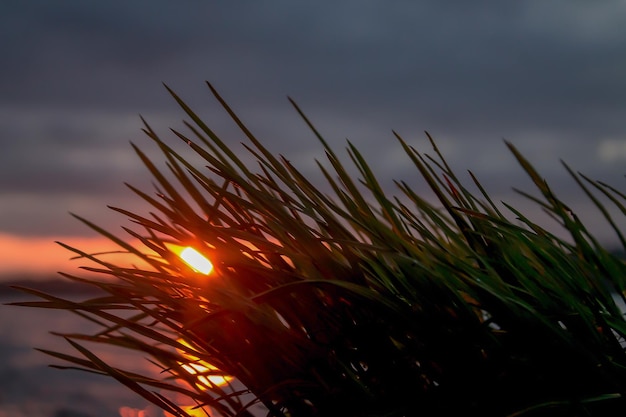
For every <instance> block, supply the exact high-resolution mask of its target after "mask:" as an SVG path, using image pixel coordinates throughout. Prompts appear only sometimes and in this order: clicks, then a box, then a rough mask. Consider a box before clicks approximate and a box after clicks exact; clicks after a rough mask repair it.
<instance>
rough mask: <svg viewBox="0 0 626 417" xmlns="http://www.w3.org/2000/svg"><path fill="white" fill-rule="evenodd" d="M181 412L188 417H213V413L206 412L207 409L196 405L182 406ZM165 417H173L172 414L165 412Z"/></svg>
mask: <svg viewBox="0 0 626 417" xmlns="http://www.w3.org/2000/svg"><path fill="white" fill-rule="evenodd" d="M180 408H182V410H183V411H184V412H185V413H187V414H188V415H189V417H207V416H213V413H211V412H210V411H208V410H207V408H208V407H198V406H196V405H183V406H182V407H180ZM165 416H166V417H175V416H174V415H173V414H171V413H168V412H167V411H166V412H165Z"/></svg>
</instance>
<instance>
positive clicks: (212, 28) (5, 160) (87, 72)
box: [0, 0, 626, 274]
mask: <svg viewBox="0 0 626 417" xmlns="http://www.w3.org/2000/svg"><path fill="white" fill-rule="evenodd" d="M0 36H1V37H2V39H3V41H2V42H0V57H1V58H0V59H1V61H0V143H1V145H2V149H1V151H0V245H2V248H1V250H0V274H1V273H2V272H4V273H5V274H6V273H7V271H10V272H11V273H14V272H15V271H19V270H24V271H27V272H28V271H30V272H33V271H34V270H35V269H37V270H38V271H39V270H43V271H47V270H48V269H49V268H52V267H55V268H56V266H57V265H58V264H60V262H61V259H62V260H65V258H67V257H68V256H67V255H66V253H65V252H62V251H60V252H57V251H56V250H55V249H53V248H54V245H52V244H51V243H50V242H52V241H53V240H58V239H61V240H64V241H68V240H70V241H71V240H78V239H81V240H80V242H82V244H83V245H87V246H88V245H90V244H94V245H95V244H98V240H97V238H96V237H95V235H94V234H93V233H92V232H90V231H89V229H87V228H86V227H84V226H83V225H81V224H80V223H79V222H77V221H76V220H74V219H73V218H72V217H71V216H70V215H69V214H68V212H74V213H78V214H80V215H83V216H85V217H87V218H89V219H91V220H94V221H95V222H97V223H99V224H101V225H103V226H106V227H109V228H113V229H115V228H116V227H117V225H121V224H125V219H123V218H121V217H119V216H118V215H114V214H113V213H110V211H109V210H108V209H106V207H105V206H106V205H107V204H113V205H118V206H122V207H125V208H130V209H132V208H133V207H136V204H137V198H135V197H134V196H133V195H132V193H130V192H129V191H128V190H127V189H126V188H125V187H124V185H123V182H124V181H126V182H130V183H132V184H135V185H140V186H141V185H142V184H143V185H145V184H148V187H149V179H148V176H147V175H146V173H145V170H144V168H143V167H142V166H141V164H140V163H139V162H138V160H137V158H136V157H135V155H134V153H133V151H132V149H131V147H130V145H129V142H130V141H132V142H134V143H137V144H138V145H140V146H141V147H145V148H146V149H148V148H150V143H149V140H147V139H146V138H144V136H143V134H142V133H141V132H140V128H141V127H142V125H141V122H140V119H139V115H142V116H143V117H145V118H146V119H147V121H148V122H149V123H150V124H151V125H152V126H153V127H154V128H155V129H156V130H157V131H158V132H159V133H162V134H163V136H164V137H168V136H169V137H171V135H169V134H168V130H167V129H168V127H180V126H181V124H180V121H181V120H182V119H183V118H184V115H183V114H182V111H181V110H180V109H178V108H177V107H176V105H175V104H174V102H173V100H172V99H171V98H170V97H169V96H168V94H167V92H166V90H165V88H164V87H163V85H162V83H166V84H167V85H169V86H170V87H172V88H173V89H174V90H176V91H177V92H178V93H179V94H180V95H181V96H182V97H183V98H184V99H185V100H186V101H188V102H189V104H191V105H192V106H193V107H194V108H195V109H196V110H198V112H199V113H201V114H202V115H203V116H204V117H205V118H206V119H207V121H209V122H210V124H211V125H212V126H214V127H215V128H216V130H218V131H219V132H220V133H221V134H222V135H223V137H224V138H225V139H226V141H227V142H229V143H232V145H233V147H234V148H235V149H239V145H238V144H239V142H240V141H241V140H242V135H241V134H240V133H238V132H237V131H236V130H235V129H234V128H233V127H232V124H230V123H229V122H228V119H227V117H226V116H225V115H224V114H223V112H222V111H220V109H219V107H218V106H217V105H216V103H215V101H214V100H212V98H211V96H210V93H209V91H208V89H207V88H206V86H205V84H204V82H205V81H207V80H208V81H210V82H211V83H213V84H214V85H215V86H216V88H217V89H218V90H219V91H220V92H221V93H222V95H223V96H224V97H225V98H226V99H227V100H228V101H229V103H230V104H231V105H232V106H233V107H234V108H235V110H237V112H238V113H239V114H240V116H241V117H242V118H243V119H244V120H245V121H246V122H247V123H248V124H249V126H250V127H251V129H252V130H253V131H254V132H255V133H256V134H257V135H258V136H259V137H260V138H261V139H262V140H263V141H264V143H265V144H266V145H267V146H268V147H269V148H270V149H272V150H274V151H276V152H282V153H285V154H287V156H289V157H290V159H291V160H292V161H293V162H294V163H295V164H296V165H297V166H299V167H301V168H303V169H304V170H306V169H308V167H312V166H313V164H312V161H313V159H314V158H320V157H321V156H322V153H321V152H320V147H319V145H318V144H317V143H316V142H315V140H314V138H313V136H312V135H311V134H310V132H309V131H308V130H307V129H306V127H305V126H304V124H303V123H302V121H301V120H300V119H299V118H298V116H297V114H296V113H295V112H294V111H293V109H292V108H291V107H290V105H289V102H288V100H287V98H286V97H287V96H290V97H292V98H293V99H295V100H296V101H297V102H298V103H299V105H300V106H301V107H302V108H303V109H304V111H305V112H306V113H307V114H308V116H309V117H310V118H311V119H312V120H313V121H314V122H315V124H316V125H317V127H318V128H319V130H320V131H321V132H322V134H324V135H325V136H326V138H327V140H328V141H329V142H330V143H331V144H333V146H335V147H336V148H337V150H340V149H341V148H343V147H344V146H345V139H346V138H348V139H350V140H351V141H353V142H354V143H355V144H356V145H357V146H358V147H359V148H360V149H361V150H362V151H363V153H364V154H365V155H366V156H367V158H368V159H369V160H370V161H371V163H372V164H373V166H374V168H375V170H376V172H377V173H378V174H379V175H380V176H381V177H383V178H388V179H391V178H397V179H404V180H407V181H408V182H409V183H412V184H413V185H415V187H416V189H418V190H420V189H424V190H425V188H424V187H423V186H422V185H420V184H421V183H420V182H419V178H418V176H417V173H416V172H415V170H413V169H411V168H410V166H409V161H408V159H407V158H406V157H403V156H402V155H401V152H399V146H398V144H397V142H396V141H395V139H394V137H393V135H392V129H393V130H395V131H397V132H398V133H399V134H400V135H402V136H403V137H404V138H405V139H406V140H407V141H409V142H410V143H411V144H413V145H415V146H416V147H417V148H418V149H420V150H423V151H429V147H428V143H427V141H426V138H425V135H424V131H428V132H429V133H430V134H432V136H433V137H434V138H435V139H436V140H437V142H438V144H439V146H440V147H441V149H442V150H443V151H444V153H445V154H446V155H447V157H448V158H449V162H450V163H451V164H452V165H453V166H454V167H455V168H457V169H458V170H459V171H460V172H462V171H463V170H466V169H471V170H472V171H474V172H475V173H476V174H477V175H478V176H479V178H480V179H481V180H482V181H483V182H484V183H485V185H486V186H487V188H488V190H489V191H491V192H492V194H494V196H495V197H496V198H497V199H504V200H506V201H509V202H514V201H517V200H516V198H517V197H515V195H514V194H513V193H512V192H511V191H510V189H511V187H512V186H517V187H521V188H525V189H529V190H530V187H529V184H528V182H527V180H526V179H525V177H524V175H523V174H522V172H521V170H520V169H519V168H518V166H517V165H516V164H515V162H514V160H513V158H512V156H511V155H510V154H509V153H508V151H507V150H506V147H505V145H504V143H503V139H506V140H509V141H511V142H513V143H514V144H515V145H516V146H517V147H518V148H519V149H520V150H521V151H522V152H523V153H524V154H526V156H527V157H528V158H529V159H530V160H531V161H533V162H534V163H535V165H536V167H537V168H538V169H539V170H540V171H541V173H542V174H543V175H544V176H545V177H546V178H547V179H548V181H549V182H550V183H551V184H552V185H553V187H554V188H555V189H556V190H558V191H559V193H560V195H561V196H562V197H564V198H565V199H566V200H567V201H572V202H577V201H578V198H579V197H580V193H579V192H578V191H577V190H576V187H575V186H574V185H573V183H572V181H571V179H569V178H568V176H567V174H566V173H565V172H564V170H563V169H562V167H561V166H560V163H559V160H560V159H564V160H565V161H567V162H568V163H569V164H570V165H571V166H572V167H574V168H576V169H578V170H581V171H583V172H584V173H586V174H588V175H590V176H591V177H592V178H597V179H601V180H604V181H607V182H609V183H611V184H613V185H615V186H616V187H618V188H620V189H624V187H623V181H624V174H625V173H626V169H625V168H626V164H625V162H626V77H625V76H624V75H625V74H626V2H624V1H622V0H606V1H595V2H587V1H579V0H574V1H572V0H567V1H565V0H551V1H545V0H528V1H524V2H503V1H495V0H494V1H487V0H485V1H474V2H467V1H447V2H442V1H436V0H425V1H394V2H389V1H380V0H379V1H374V0H358V1H357V0H346V1H341V2H324V1H318V2H293V1H287V0H284V1H269V2H254V1H241V2H226V1H207V0H204V1H200V0H188V1H185V2H179V1H171V0H170V1H167V0H150V1H147V0H145V1H141V0H135V1H132V2H127V1H118V0H110V1H106V2H86V1H79V0H76V1H55V2H49V1H45V0H40V1H35V0H33V1H28V2H26V1H21V2H18V1H12V2H8V1H7V2H2V4H1V5H0ZM171 140H172V141H174V140H175V139H174V138H172V139H171ZM312 175H313V174H312ZM149 189H150V188H148V190H149ZM568 199H569V200H568ZM519 204H520V205H521V206H522V207H525V206H526V205H525V203H524V202H520V203H519ZM574 205H575V204H574ZM528 206H529V205H528ZM529 209H530V208H529ZM579 210H580V212H581V214H582V215H587V214H588V213H590V212H589V211H588V207H587V205H586V203H582V202H581V203H580V208H579ZM589 216H590V217H589V218H590V219H591V221H592V223H593V219H594V218H595V217H594V216H593V215H591V214H589ZM597 228H598V231H599V232H598V233H599V234H600V235H601V237H602V239H605V240H606V241H607V242H608V241H610V240H611V238H610V237H609V236H608V235H606V234H605V231H604V230H605V229H603V226H602V225H600V224H598V225H597ZM16 252H17V253H16Z"/></svg>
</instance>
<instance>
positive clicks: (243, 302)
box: [16, 85, 626, 417]
mask: <svg viewBox="0 0 626 417" xmlns="http://www.w3.org/2000/svg"><path fill="white" fill-rule="evenodd" d="M209 88H210V90H211V92H212V93H213V96H214V97H215V98H216V99H217V101H218V102H219V103H220V104H221V106H222V107H223V108H224V109H225V111H226V112H227V114H228V115H229V116H230V118H232V120H233V121H234V122H235V124H236V125H237V126H238V127H239V128H240V129H241V131H242V132H243V133H244V134H245V136H246V137H247V143H245V144H244V146H245V148H246V149H247V151H248V152H249V154H248V155H246V156H250V155H251V156H252V157H253V158H254V159H255V160H256V162H257V165H256V166H254V167H251V166H250V165H249V164H248V163H246V162H244V161H243V159H242V158H241V157H239V156H238V155H237V153H236V152H235V151H234V150H233V149H231V148H229V146H227V145H226V144H225V142H224V141H222V139H220V138H219V137H218V136H217V135H216V134H215V133H214V132H213V130H211V128H210V127H209V125H208V124H207V123H205V122H204V121H203V120H202V119H201V118H200V117H199V116H198V115H197V114H196V113H194V112H193V110H192V109H190V108H189V107H188V106H187V105H186V104H185V103H184V101H183V100H182V99H181V98H179V97H178V96H177V95H176V94H175V93H174V92H173V91H171V90H170V93H171V94H172V96H173V98H174V99H175V100H176V101H177V102H178V104H179V105H180V107H181V108H182V109H183V110H184V112H185V113H186V115H187V117H188V118H189V121H188V122H186V123H185V125H186V128H187V131H186V132H180V131H175V130H173V133H174V136H175V137H176V138H178V139H180V140H182V142H184V143H186V144H187V145H188V147H189V148H190V149H191V150H192V152H193V153H194V154H195V155H196V156H195V157H194V158H196V157H200V158H201V159H202V164H200V165H198V164H192V163H191V162H190V158H189V157H186V156H184V154H183V153H182V152H181V151H176V150H175V147H174V146H173V145H169V144H168V143H167V142H166V141H164V140H162V139H161V138H160V137H159V136H158V135H157V133H156V132H154V131H153V130H152V129H151V128H150V126H149V125H148V124H147V123H146V124H145V128H144V131H145V133H146V134H147V135H148V136H149V137H150V138H152V139H153V141H154V143H155V144H156V145H157V146H158V148H159V149H160V150H161V151H162V154H163V157H164V160H165V162H166V168H164V169H161V168H159V167H158V166H157V164H156V163H154V162H153V161H152V160H151V159H150V158H148V156H147V155H146V153H144V152H143V151H142V150H141V149H139V148H138V147H136V146H135V151H136V152H137V154H138V155H139V158H140V159H141V161H142V162H143V164H144V165H145V166H146V167H147V169H148V170H149V171H150V173H151V175H152V177H153V178H154V181H155V184H156V187H155V188H156V190H155V192H154V193H149V192H145V191H142V190H140V189H138V188H136V187H134V186H132V185H129V187H130V188H131V189H132V190H133V191H134V192H135V193H136V194H137V196H138V197H139V198H141V199H142V200H144V201H145V202H147V203H148V204H149V205H150V206H151V207H152V211H151V212H149V213H147V214H140V213H135V212H132V211H129V210H126V209H123V208H113V210H116V211H118V212H120V213H121V214H123V215H124V216H126V217H127V218H129V219H130V220H131V222H132V227H125V228H124V230H125V231H126V233H127V235H125V236H123V237H120V236H117V235H115V234H113V233H112V232H110V231H108V230H104V229H103V228H101V227H99V226H97V224H95V223H93V222H91V221H89V220H87V219H84V218H82V217H78V216H77V217H78V218H79V219H80V220H81V221H83V222H84V223H86V224H87V225H88V226H89V227H91V228H93V229H94V230H96V231H97V232H99V233H100V234H102V235H103V236H106V237H108V238H109V239H111V240H112V241H113V242H115V243H117V244H118V245H119V247H120V250H122V251H125V252H128V253H129V254H130V255H132V256H134V257H135V258H136V259H137V261H138V262H139V261H141V265H144V266H127V265H118V264H112V263H109V262H107V261H106V257H105V256H102V255H98V254H89V253H85V252H83V251H81V250H80V249H79V248H73V247H69V246H67V245H64V244H63V243H61V244H62V245H64V246H66V247H67V248H68V249H69V250H70V251H72V252H74V253H75V254H76V255H77V256H79V257H84V258H85V259H87V260H89V261H90V262H95V263H96V266H95V267H94V266H89V267H85V269H86V270H88V271H90V272H95V273H96V275H89V276H85V275H78V274H67V273H64V274H63V275H64V276H66V277H67V278H69V279H71V280H74V281H77V282H86V283H88V284H90V285H93V286H96V287H98V288H100V289H101V290H102V291H103V295H102V296H97V297H94V298H90V299H87V300H84V301H72V300H68V299H64V298H62V297H59V296H53V295H51V294H48V293H45V292H41V291H35V290H32V289H28V288H22V290H23V291H26V292H28V293H29V294H31V295H35V296H37V297H38V298H39V300H37V301H24V302H19V303H16V304H20V305H24V306H30V307H38V308H53V309H62V310H68V311H71V312H74V313H76V314H80V315H81V316H83V317H85V318H86V319H88V320H91V321H93V322H94V323H97V324H98V325H99V326H100V331H98V332H96V333H93V334H62V335H60V336H62V337H65V338H66V339H67V341H68V343H69V346H71V347H72V348H73V349H74V350H73V353H67V352H52V351H49V350H45V349H44V350H43V351H44V352H45V353H47V354H50V355H52V356H54V357H56V358H57V359H61V360H63V361H65V362H67V363H68V365H67V366H59V365H57V366H59V367H68V368H80V369H85V370H88V371H90V372H96V373H101V374H105V375H109V376H111V377H113V378H116V379H117V380H118V381H120V382H121V383H123V384H125V385H126V386H128V387H129V388H130V389H132V390H134V391H136V392H137V393H138V394H139V395H142V396H143V397H145V398H146V399H148V400H149V401H151V402H153V403H155V404H157V405H158V406H160V407H161V408H162V409H163V410H165V411H167V412H168V413H170V414H172V415H175V416H186V415H189V413H198V412H199V410H201V409H205V410H207V413H209V410H212V411H211V412H213V413H217V414H219V415H223V416H249V415H252V411H251V409H250V407H251V406H252V405H255V406H257V407H258V406H263V407H264V408H265V410H266V411H265V413H266V414H267V415H270V416H281V417H282V416H292V417H303V416H440V415H481V416H521V415H523V416H544V415H545V416H548V415H549V416H589V415H593V416H612V415H622V413H623V409H624V407H625V406H626V403H625V401H624V395H625V392H626V352H625V344H624V336H625V335H626V322H625V320H624V315H623V312H622V311H620V309H619V307H618V305H617V302H616V300H619V299H622V300H623V298H624V294H625V293H624V290H625V277H626V265H625V264H624V262H623V261H622V260H621V259H619V258H618V257H616V256H615V255H613V254H612V253H610V252H608V251H607V250H606V249H605V248H603V247H602V245H600V244H599V243H598V241H597V240H596V239H595V238H594V236H593V235H592V234H591V233H590V231H589V230H588V229H587V228H586V227H585V225H584V224H582V223H581V221H580V220H579V219H578V218H577V216H576V214H575V213H574V212H572V211H571V210H570V209H569V208H568V207H567V206H566V204H565V203H564V202H562V201H561V200H560V199H559V198H558V197H557V195H556V193H555V192H554V190H552V189H551V188H550V187H549V185H548V184H547V183H546V182H545V181H544V180H543V179H542V177H541V176H540V174H539V173H538V172H536V170H535V169H534V168H533V166H532V165H531V163H530V162H529V161H527V160H526V159H525V158H524V156H523V155H521V154H520V153H519V152H518V150H517V149H516V148H515V147H514V146H513V145H512V144H510V143H507V144H506V145H507V146H508V148H509V149H510V151H511V152H512V154H513V155H514V156H515V158H516V159H517V161H518V162H519V164H520V167H521V169H523V170H524V171H525V172H526V173H527V174H528V176H529V177H530V179H531V180H532V182H533V183H534V185H535V186H536V193H537V196H533V195H531V194H529V193H525V192H522V194H523V195H525V196H526V197H527V198H529V199H531V200H532V201H533V202H534V203H536V204H537V205H539V206H540V207H541V208H543V210H544V211H545V212H547V213H548V214H550V215H551V216H552V217H553V219H554V221H555V223H556V224H557V225H559V226H560V227H561V228H562V229H564V230H566V231H567V232H568V233H569V236H570V238H571V239H569V238H568V239H563V238H559V237H557V236H556V235H555V234H554V233H551V232H550V231H548V230H546V229H544V228H542V227H540V226H539V225H537V224H535V223H533V221H532V220H530V219H529V218H527V217H526V216H525V215H524V214H523V213H521V212H520V211H518V210H517V209H516V208H515V207H512V206H510V205H507V204H504V208H499V206H498V205H496V204H495V203H494V202H493V201H492V200H491V198H490V197H489V194H488V193H487V191H486V190H485V189H484V188H483V187H482V186H481V184H480V183H479V181H478V180H477V179H476V178H475V177H474V176H473V175H471V173H470V178H471V180H473V182H474V184H475V185H476V187H477V188H476V189H477V190H478V192H477V193H472V192H470V191H469V190H468V189H467V188H466V187H464V186H463V185H462V183H461V181H460V180H459V179H458V178H457V176H456V174H455V173H454V172H453V171H452V170H451V169H450V167H449V166H448V165H447V163H446V161H445V158H444V157H443V155H441V153H440V152H439V150H438V148H437V147H436V143H435V141H432V139H431V143H432V146H433V150H434V153H435V157H431V156H429V155H426V154H422V153H420V152H418V151H417V150H415V149H414V148H412V147H411V146H409V145H408V144H407V142H406V141H404V140H403V139H402V138H401V137H400V136H399V135H397V134H396V138H397V141H398V146H400V147H402V149H403V150H404V151H405V153H406V155H407V156H408V157H409V158H410V160H411V161H412V163H413V164H414V166H415V168H416V169H417V171H418V172H419V173H420V175H421V177H423V179H424V180H425V181H426V182H427V184H428V185H429V186H430V188H431V189H432V191H433V192H434V195H435V196H436V199H437V204H432V203H430V202H428V200H427V199H426V198H425V197H424V196H421V195H419V194H418V193H417V192H415V191H414V190H413V189H412V188H411V186H410V185H409V184H408V183H406V182H404V181H397V182H396V183H395V184H396V185H397V191H398V195H391V194H389V193H388V192H387V191H386V190H384V189H383V187H382V186H381V185H380V183H379V182H378V180H377V178H376V176H375V174H374V173H373V172H372V170H371V169H370V167H369V166H368V164H367V162H366V161H365V159H364V157H363V156H362V154H361V153H360V152H359V151H358V149H357V148H356V147H355V146H354V145H353V144H351V143H348V144H347V152H348V155H349V158H350V162H351V164H352V166H351V168H356V170H357V171H358V178H355V176H354V175H351V174H349V171H348V169H347V168H346V165H345V163H344V162H342V161H341V160H340V158H339V157H338V155H337V154H336V153H335V151H334V150H333V149H332V148H331V147H330V146H329V145H328V143H327V142H326V141H325V140H324V139H323V138H322V136H321V135H320V134H319V132H317V131H316V130H315V128H314V127H313V125H312V124H311V123H310V121H309V120H308V119H307V118H306V116H305V115H304V114H303V113H302V111H301V110H300V109H299V108H298V106H297V105H295V103H294V106H295V108H296V111H297V112H298V113H299V114H300V116H302V118H303V120H304V121H305V122H306V123H307V124H308V126H309V127H310V128H311V129H312V130H313V132H314V133H315V135H316V136H317V137H318V138H319V140H320V143H321V145H322V146H323V149H324V151H325V154H326V157H327V161H325V163H321V162H318V165H319V169H320V170H321V173H322V174H323V177H324V178H325V181H326V183H325V185H324V186H325V187H327V188H328V189H331V190H332V194H330V195H329V194H327V193H324V192H322V191H321V188H322V187H321V186H319V185H315V184H313V183H312V182H311V181H310V180H309V179H307V178H306V177H305V175H303V174H302V173H301V172H300V171H299V170H298V169H297V168H296V167H295V166H293V165H292V164H291V163H290V162H289V161H288V160H287V159H285V158H283V157H281V156H280V155H274V154H272V153H271V152H269V151H268V150H267V148H265V147H264V146H263V144H262V143H261V142H259V140H257V138H256V137H255V136H254V135H253V134H252V132H250V131H249V130H248V129H247V128H246V126H245V125H244V123H243V122H242V121H241V120H240V119H239V118H238V117H237V115H236V114H235V112H234V111H233V110H232V109H231V108H230V107H229V106H228V104H227V103H226V102H225V101H224V100H223V99H222V97H221V96H220V95H219V94H218V93H217V91H216V90H215V89H214V88H213V87H212V86H211V85H209ZM144 123H145V122H144ZM202 165H206V166H202ZM564 166H565V169H566V170H567V171H568V172H569V173H570V174H571V176H572V177H573V178H574V179H575V181H576V182H577V183H578V185H579V186H580V188H581V190H582V191H583V192H584V193H585V194H586V195H587V196H588V197H589V198H590V199H591V200H592V201H593V203H595V205H596V207H597V208H598V215H599V216H601V217H602V218H604V219H605V220H606V221H608V222H609V224H611V225H612V226H613V228H614V231H615V233H616V234H617V236H618V238H619V239H620V241H621V242H622V244H624V246H625V247H626V244H625V241H624V237H623V236H622V234H621V231H620V230H619V228H618V227H617V226H616V225H615V223H614V221H613V219H612V217H611V216H610V214H609V210H607V209H606V207H605V206H604V205H603V204H602V203H601V202H600V197H601V198H602V199H604V200H607V201H608V202H609V203H608V204H611V205H614V207H615V208H617V210H618V211H619V212H620V213H621V214H626V207H625V206H624V200H625V195H624V194H622V193H620V192H619V191H618V190H617V189H615V188H613V187H611V186H609V185H607V184H605V183H602V182H597V181H593V180H591V179H589V178H587V177H586V176H584V175H582V174H580V173H576V172H574V171H573V170H572V169H571V168H569V167H568V166H567V165H564ZM505 209H506V210H508V212H507V213H506V214H507V215H505V214H503V212H502V211H503V210H505ZM511 216H513V217H514V219H513V220H511V219H510V217H511ZM130 240H133V241H139V242H140V244H131V243H129V241H130ZM174 246H182V247H184V246H191V247H193V248H195V249H196V250H197V251H199V252H200V253H202V254H204V255H205V256H206V257H207V258H209V259H210V260H211V262H212V263H213V267H214V268H213V271H212V272H211V275H209V276H208V277H206V276H204V275H203V274H200V273H198V272H197V271H194V270H193V269H191V268H190V267H189V266H188V265H186V264H185V263H184V262H182V261H181V259H180V258H178V257H177V256H176V253H175V251H173V249H172V247H174ZM94 277H100V278H94ZM92 343H96V344H106V345H111V346H116V347H120V348H123V349H132V350H136V351H137V352H139V353H141V354H142V355H144V356H146V357H148V358H149V359H150V360H151V361H152V362H153V363H154V364H155V368H157V369H158V370H160V371H162V372H161V373H160V374H159V376H158V377H154V376H148V375H139V374H136V373H133V372H131V371H129V370H127V369H121V368H119V367H117V366H116V364H115V363H110V362H109V361H105V360H104V359H102V358H101V357H99V356H98V354H97V349H96V348H91V347H87V345H88V344H92ZM89 346H91V345H89ZM113 359H114V358H113ZM209 364H210V366H208V365H209ZM214 375H228V376H230V377H232V379H229V380H228V381H225V380H223V379H222V380H221V382H215V380H212V379H210V378H208V377H209V376H214ZM172 394H173V395H174V396H172ZM181 397H182V398H186V401H187V404H194V405H196V406H197V409H195V410H192V411H190V409H189V408H185V409H183V407H182V406H181V402H180V398H181ZM193 415H200V414H193ZM207 415H208V414H207Z"/></svg>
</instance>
